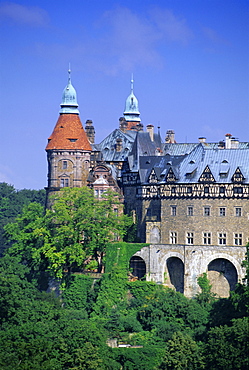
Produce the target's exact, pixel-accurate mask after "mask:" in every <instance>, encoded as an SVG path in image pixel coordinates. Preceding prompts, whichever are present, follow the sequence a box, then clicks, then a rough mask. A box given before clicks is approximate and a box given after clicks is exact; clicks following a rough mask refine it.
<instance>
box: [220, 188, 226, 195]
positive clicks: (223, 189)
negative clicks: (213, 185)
mask: <svg viewBox="0 0 249 370" xmlns="http://www.w3.org/2000/svg"><path fill="white" fill-rule="evenodd" d="M220 194H225V186H220Z"/></svg>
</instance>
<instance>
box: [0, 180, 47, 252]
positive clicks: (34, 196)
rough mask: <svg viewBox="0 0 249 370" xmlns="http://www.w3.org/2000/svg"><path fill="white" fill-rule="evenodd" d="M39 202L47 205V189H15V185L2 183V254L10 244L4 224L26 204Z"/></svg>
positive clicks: (0, 216)
mask: <svg viewBox="0 0 249 370" xmlns="http://www.w3.org/2000/svg"><path fill="white" fill-rule="evenodd" d="M30 202H37V203H39V204H41V205H42V206H43V207H44V205H45V190H29V189H22V190H15V188H14V186H12V185H9V184H7V183H5V182H2V183H0V254H1V253H3V251H4V249H6V248H7V247H8V246H9V244H8V243H7V241H6V238H5V237H4V226H5V225H6V224H8V223H9V222H13V221H14V219H15V218H16V217H17V216H18V215H19V214H20V213H21V212H22V209H23V207H24V205H27V204H29V203H30Z"/></svg>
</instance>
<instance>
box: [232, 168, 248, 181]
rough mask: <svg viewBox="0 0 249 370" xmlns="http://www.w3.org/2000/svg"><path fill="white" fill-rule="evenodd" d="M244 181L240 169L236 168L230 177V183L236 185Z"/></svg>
mask: <svg viewBox="0 0 249 370" xmlns="http://www.w3.org/2000/svg"><path fill="white" fill-rule="evenodd" d="M244 180H245V177H244V175H243V173H242V169H241V168H240V167H237V168H236V171H235V172H234V174H233V176H232V182H235V183H238V182H243V181H244Z"/></svg>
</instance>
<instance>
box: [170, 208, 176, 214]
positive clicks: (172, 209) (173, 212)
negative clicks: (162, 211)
mask: <svg viewBox="0 0 249 370" xmlns="http://www.w3.org/2000/svg"><path fill="white" fill-rule="evenodd" d="M171 216H176V206H171Z"/></svg>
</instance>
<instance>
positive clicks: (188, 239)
mask: <svg viewBox="0 0 249 370" xmlns="http://www.w3.org/2000/svg"><path fill="white" fill-rule="evenodd" d="M186 244H190V245H192V244H194V233H192V232H187V233H186Z"/></svg>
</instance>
